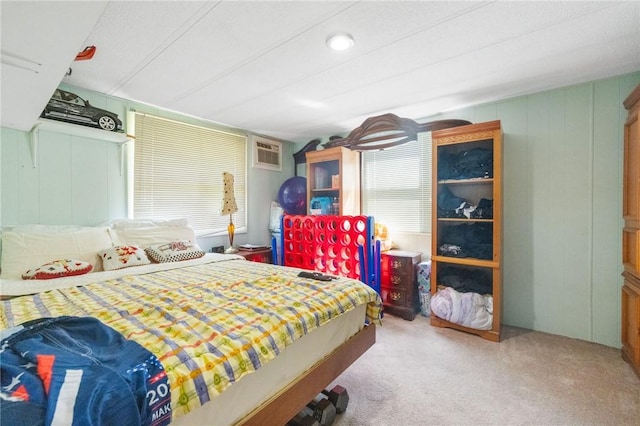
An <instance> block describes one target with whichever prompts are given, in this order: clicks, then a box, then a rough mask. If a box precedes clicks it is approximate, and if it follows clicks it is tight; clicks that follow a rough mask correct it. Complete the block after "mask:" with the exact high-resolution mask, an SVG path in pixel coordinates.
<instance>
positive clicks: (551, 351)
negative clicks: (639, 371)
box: [334, 315, 640, 426]
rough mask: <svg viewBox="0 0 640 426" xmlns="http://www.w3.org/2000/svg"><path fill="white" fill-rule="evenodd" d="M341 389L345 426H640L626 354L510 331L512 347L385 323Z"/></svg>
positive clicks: (639, 401) (425, 325) (421, 322)
mask: <svg viewBox="0 0 640 426" xmlns="http://www.w3.org/2000/svg"><path fill="white" fill-rule="evenodd" d="M376 331H377V337H376V344H375V345H373V347H371V348H370V349H369V350H368V351H367V352H366V353H365V354H364V355H363V356H362V357H360V358H359V359H358V360H357V361H356V362H355V363H354V364H353V365H351V366H350V367H349V368H348V369H347V370H346V371H345V372H344V373H343V374H342V375H341V376H340V377H339V378H338V379H337V380H336V381H335V382H334V384H340V385H342V386H344V387H345V388H346V389H347V391H348V393H349V397H350V402H349V406H348V408H347V411H346V412H345V413H343V414H339V415H338V416H337V417H336V421H335V423H334V425H335V426H349V425H353V426H356V425H358V426H359V425H362V426H365V425H366V426H369V425H375V426H387V425H388V426H396V425H616V426H618V425H634V426H638V425H640V378H638V377H637V376H636V375H635V374H634V372H633V370H632V369H631V367H630V366H629V365H628V364H627V363H626V362H624V361H623V360H622V358H621V356H620V350H619V349H615V348H611V347H607V346H603V345H599V344H596V343H590V342H586V341H583V340H577V339H571V338H567V337H562V336H556V335H552V334H547V333H542V332H536V331H531V330H525V329H520V328H515V327H506V326H505V327H503V329H502V341H501V342H500V343H495V342H489V341H486V340H484V339H481V338H479V337H477V336H474V335H470V334H467V333H463V332H460V331H456V330H452V329H446V328H437V327H432V326H431V325H430V324H429V319H428V318H425V317H422V316H417V317H416V319H415V320H414V321H405V320H403V319H401V318H397V317H394V316H392V315H385V317H384V319H383V324H382V326H379V327H378V328H377V330H376Z"/></svg>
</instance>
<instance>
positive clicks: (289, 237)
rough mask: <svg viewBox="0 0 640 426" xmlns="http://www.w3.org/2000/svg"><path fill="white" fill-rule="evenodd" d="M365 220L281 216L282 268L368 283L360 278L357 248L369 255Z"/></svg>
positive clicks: (354, 217)
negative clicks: (362, 249) (307, 270)
mask: <svg viewBox="0 0 640 426" xmlns="http://www.w3.org/2000/svg"><path fill="white" fill-rule="evenodd" d="M369 220H370V218H369V217H368V216H326V215H320V216H300V215H285V216H284V217H283V218H282V239H283V244H282V247H283V264H284V265H286V266H295V267H297V268H302V269H309V270H313V271H318V272H324V273H327V274H330V275H340V276H343V277H349V278H356V279H359V280H361V281H364V282H368V281H369V280H368V279H367V278H366V277H364V278H363V277H361V276H360V252H359V250H360V249H359V248H358V246H359V245H361V246H363V247H364V248H365V253H369V247H371V244H372V241H373V236H372V232H371V230H370V229H369V228H370V226H368V223H369ZM365 256H366V255H365ZM365 269H366V268H365Z"/></svg>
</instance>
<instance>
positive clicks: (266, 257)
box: [236, 247, 273, 263]
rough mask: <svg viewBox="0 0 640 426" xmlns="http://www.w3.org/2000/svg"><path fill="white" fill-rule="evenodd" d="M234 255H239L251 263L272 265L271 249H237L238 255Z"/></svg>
mask: <svg viewBox="0 0 640 426" xmlns="http://www.w3.org/2000/svg"><path fill="white" fill-rule="evenodd" d="M236 254H239V255H240V256H242V257H244V258H245V259H247V260H250V261H252V262H261V263H273V262H272V260H273V255H272V252H271V247H268V248H261V249H255V250H243V249H239V250H238V253H236Z"/></svg>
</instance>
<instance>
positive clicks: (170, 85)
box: [0, 0, 640, 142]
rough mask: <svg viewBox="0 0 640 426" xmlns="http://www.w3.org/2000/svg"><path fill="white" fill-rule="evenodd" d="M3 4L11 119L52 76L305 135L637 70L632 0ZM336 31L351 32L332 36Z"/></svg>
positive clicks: (24, 117)
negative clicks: (329, 42) (340, 40)
mask: <svg viewBox="0 0 640 426" xmlns="http://www.w3.org/2000/svg"><path fill="white" fill-rule="evenodd" d="M0 5H1V9H0V11H1V14H2V110H1V111H0V112H1V114H2V125H3V126H6V127H12V128H18V129H21V130H29V129H30V128H31V126H32V125H33V123H34V122H35V120H36V119H37V117H38V115H39V113H40V111H41V110H42V108H43V107H44V105H45V104H46V102H47V100H48V99H49V97H50V96H51V93H52V92H53V90H54V89H55V88H56V87H57V85H58V84H59V83H60V82H64V83H68V84H71V85H74V86H77V87H82V88H86V89H91V90H94V91H98V92H101V93H105V94H107V95H112V96H116V97H120V98H125V99H132V100H136V101H139V102H144V103H148V104H152V105H156V106H159V107H163V108H166V109H169V110H173V111H178V112H181V113H185V114H189V115H193V116H197V117H201V118H204V119H208V120H211V121H215V122H218V123H223V124H226V125H228V126H232V127H236V128H240V129H246V130H251V131H254V132H256V133H260V134H264V135H269V136H273V137H277V138H281V139H285V140H292V141H296V142H306V141H308V140H310V139H313V138H316V137H321V136H328V135H333V134H344V133H347V132H349V131H350V130H351V129H353V128H354V127H357V126H358V125H360V124H361V123H362V121H364V120H365V119H366V118H367V117H370V116H374V115H380V114H384V113H388V112H392V113H394V114H396V115H399V116H401V117H408V118H413V119H419V118H423V117H428V116H430V115H433V114H436V113H438V112H443V111H446V110H451V109H454V108H460V107H464V106H468V105H473V104H479V103H486V102H490V101H495V100H500V99H506V98H510V97H514V96H519V95H524V94H528V93H534V92H539V91H543V90H547V89H552V88H557V87H562V86H567V85H572V84H577V83H581V82H585V81H591V80H596V79H600V78H606V77H611V76H616V75H621V74H625V73H629V72H633V71H638V70H640V2H639V1H637V0H634V1H602V2H597V1H568V2H560V1H492V2H480V1H442V2H436V1H412V2H409V1H361V2H343V1H290V2H284V1H204V2H192V1H180V2H179V1H162V2H161V1H111V2H96V1H94V2H76V1H70V2H33V1H22V2H9V1H4V0H3V1H2V2H1V4H0ZM336 31H346V32H349V33H351V34H352V35H353V37H354V38H355V42H356V44H355V47H354V48H353V49H351V50H348V51H345V52H334V51H330V50H329V49H328V48H327V47H326V45H325V39H326V38H327V36H328V35H329V34H330V33H333V32H336ZM88 45H95V46H96V47H97V51H96V54H95V56H94V58H93V59H91V60H88V61H75V62H74V61H73V59H74V58H75V55H76V54H77V53H78V52H79V51H81V50H82V49H84V47H85V46H88ZM16 55H17V56H21V57H24V58H27V59H29V60H30V61H33V62H37V63H40V64H41V65H33V63H32V62H26V64H27V65H30V66H31V67H32V68H36V69H37V70H38V73H35V72H34V71H28V70H24V69H21V68H18V67H16V66H15V62H16V60H15V56H16ZM11 61H13V63H12V64H8V63H7V62H11ZM22 65H25V63H22ZM68 67H71V68H72V69H73V72H72V74H71V76H68V77H64V74H65V72H66V70H67V69H68ZM27 68H28V67H27Z"/></svg>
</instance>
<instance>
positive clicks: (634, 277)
mask: <svg viewBox="0 0 640 426" xmlns="http://www.w3.org/2000/svg"><path fill="white" fill-rule="evenodd" d="M624 107H625V108H626V109H627V110H628V111H629V115H628V117H627V121H626V123H625V125H624V167H623V182H622V200H623V202H622V215H623V218H624V229H623V230H622V263H623V265H624V272H623V273H622V275H623V277H624V285H623V286H622V358H624V359H625V360H626V361H627V362H628V363H629V364H631V367H633V370H634V371H635V372H636V374H637V375H638V377H640V86H638V87H636V88H635V90H634V91H633V92H631V94H630V95H629V96H628V97H627V99H625V101H624Z"/></svg>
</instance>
